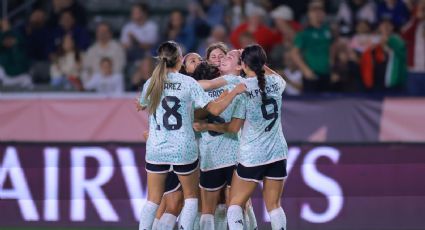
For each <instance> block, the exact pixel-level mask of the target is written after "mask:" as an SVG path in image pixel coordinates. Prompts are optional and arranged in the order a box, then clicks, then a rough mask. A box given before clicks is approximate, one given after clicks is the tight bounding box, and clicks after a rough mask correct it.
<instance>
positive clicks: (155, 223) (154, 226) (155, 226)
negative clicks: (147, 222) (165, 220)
mask: <svg viewBox="0 0 425 230" xmlns="http://www.w3.org/2000/svg"><path fill="white" fill-rule="evenodd" d="M164 212H165V199H164V197H163V198H162V200H161V204H160V205H159V207H158V210H156V215H155V220H154V221H153V224H152V230H157V229H158V222H159V219H161V216H162V214H164Z"/></svg>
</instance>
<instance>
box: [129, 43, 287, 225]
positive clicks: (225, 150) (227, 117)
mask: <svg viewBox="0 0 425 230" xmlns="http://www.w3.org/2000/svg"><path fill="white" fill-rule="evenodd" d="M157 54H158V57H157V58H158V64H157V66H156V67H155V69H154V71H153V73H152V76H151V78H150V79H149V80H148V81H147V82H146V83H145V85H144V87H143V90H142V92H141V94H140V97H138V98H137V99H136V104H137V107H138V110H140V109H146V110H147V111H148V113H149V132H148V133H146V134H145V137H146V138H147V144H146V171H147V186H148V187H147V188H148V195H147V201H146V203H145V204H144V205H143V208H142V211H141V216H140V223H139V230H150V229H156V230H165V229H167V230H168V229H174V227H175V225H176V221H177V219H178V223H177V224H178V229H182V230H183V229H184V230H191V229H206V230H213V229H217V230H222V229H227V228H229V229H230V230H233V229H235V230H236V229H237V230H239V229H240V230H242V229H246V230H253V229H257V222H256V219H255V215H254V211H253V208H252V204H251V201H250V197H251V195H252V194H253V192H254V190H255V189H256V187H257V184H258V183H261V182H262V183H263V186H262V192H263V199H264V202H265V205H266V209H267V211H268V213H269V215H270V220H271V225H272V229H273V230H285V229H286V216H285V212H284V211H283V209H282V207H281V205H280V204H281V202H280V201H281V196H282V192H283V184H284V180H285V178H286V175H287V173H286V156H287V152H288V147H287V144H286V141H285V138H284V136H283V132H282V126H281V114H282V113H281V105H282V93H283V90H284V88H285V85H286V83H285V81H284V79H283V78H282V77H281V76H279V75H278V74H277V73H275V72H274V71H273V70H271V69H270V68H268V67H267V66H266V61H267V56H266V54H265V52H264V50H263V49H262V47H261V46H259V45H251V46H248V47H246V48H244V49H243V50H231V51H228V49H227V47H226V46H225V45H224V44H223V43H216V44H213V45H211V46H210V47H208V49H207V55H206V60H205V61H203V60H202V58H201V56H200V55H198V54H196V53H188V54H186V55H185V56H184V57H183V55H182V51H181V49H180V47H179V45H178V44H177V43H175V42H173V41H168V42H164V43H162V44H161V45H160V46H159V47H158V50H157ZM199 199H200V201H199Z"/></svg>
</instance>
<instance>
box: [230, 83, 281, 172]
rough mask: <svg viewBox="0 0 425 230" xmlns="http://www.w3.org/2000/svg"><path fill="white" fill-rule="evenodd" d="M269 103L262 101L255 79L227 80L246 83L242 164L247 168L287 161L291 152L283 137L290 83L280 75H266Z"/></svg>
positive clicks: (241, 142)
mask: <svg viewBox="0 0 425 230" xmlns="http://www.w3.org/2000/svg"><path fill="white" fill-rule="evenodd" d="M265 79H266V93H267V97H266V100H265V101H263V100H262V98H261V92H260V89H259V87H258V80H257V78H255V77H252V78H247V79H242V78H227V79H226V81H228V82H232V83H236V82H244V83H245V85H246V86H247V93H245V94H244V95H243V98H244V100H243V104H244V106H243V108H244V110H245V111H244V114H245V116H244V119H245V122H244V126H243V128H242V133H241V141H240V145H239V146H240V147H239V156H238V162H239V163H241V164H242V165H244V166H247V167H253V166H259V165H265V164H269V163H273V162H276V161H279V160H282V159H285V158H286V156H287V152H288V146H287V144H286V140H285V137H284V136H283V131H282V125H281V116H282V93H283V91H284V89H285V85H286V82H285V81H284V80H283V79H282V77H280V76H278V75H266V76H265Z"/></svg>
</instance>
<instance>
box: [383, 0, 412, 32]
mask: <svg viewBox="0 0 425 230" xmlns="http://www.w3.org/2000/svg"><path fill="white" fill-rule="evenodd" d="M377 16H378V19H379V20H382V19H388V18H389V19H391V22H392V23H393V25H394V26H395V28H396V29H400V28H401V27H402V26H403V25H404V24H405V23H406V22H407V21H409V18H410V12H409V9H408V8H407V6H406V3H405V2H404V1H403V0H383V1H379V3H378V8H377Z"/></svg>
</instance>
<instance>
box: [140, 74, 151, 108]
mask: <svg viewBox="0 0 425 230" xmlns="http://www.w3.org/2000/svg"><path fill="white" fill-rule="evenodd" d="M150 82H151V81H150V79H149V80H148V81H146V83H145V84H144V85H143V90H142V93H141V94H140V97H139V103H140V105H141V106H143V107H146V106H148V103H149V100H148V99H147V98H146V93H147V91H148V87H149V84H150Z"/></svg>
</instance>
